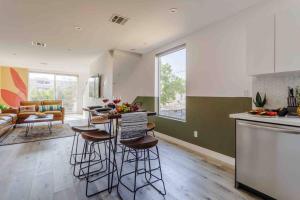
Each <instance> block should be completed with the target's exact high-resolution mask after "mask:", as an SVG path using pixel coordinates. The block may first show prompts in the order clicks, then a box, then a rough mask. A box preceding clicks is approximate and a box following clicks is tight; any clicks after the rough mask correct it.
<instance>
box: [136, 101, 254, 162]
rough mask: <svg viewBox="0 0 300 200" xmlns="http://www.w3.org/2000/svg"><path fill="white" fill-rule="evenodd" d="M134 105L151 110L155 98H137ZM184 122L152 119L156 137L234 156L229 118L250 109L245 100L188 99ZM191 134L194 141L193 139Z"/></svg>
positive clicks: (232, 121)
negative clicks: (139, 104) (169, 138)
mask: <svg viewBox="0 0 300 200" xmlns="http://www.w3.org/2000/svg"><path fill="white" fill-rule="evenodd" d="M134 102H139V103H141V104H142V107H143V108H145V109H147V110H149V111H154V110H155V97H145V96H139V97H137V98H136V99H135V100H134ZM186 102H187V112H186V122H182V121H177V120H172V119H168V118H163V117H159V116H158V117H155V118H154V119H153V120H154V121H155V123H156V130H157V131H158V132H160V133H164V134H166V135H169V136H172V137H175V138H178V139H181V140H184V141H186V142H189V143H192V144H195V145H199V146H201V147H204V148H207V149H210V150H213V151H216V152H219V153H221V154H225V155H228V156H231V157H234V156H235V153H234V151H235V127H234V120H233V119H230V118H229V114H231V113H238V112H245V111H247V110H250V109H251V106H252V105H251V98H248V97H194V96H188V97H187V99H186ZM194 130H197V131H198V137H197V138H195V137H194Z"/></svg>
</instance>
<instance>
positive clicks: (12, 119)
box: [0, 113, 17, 137]
mask: <svg viewBox="0 0 300 200" xmlns="http://www.w3.org/2000/svg"><path fill="white" fill-rule="evenodd" d="M16 122H17V115H16V114H12V113H0V137H1V136H2V135H4V134H5V133H6V132H7V131H8V130H9V129H10V128H12V127H14V126H15V125H16Z"/></svg>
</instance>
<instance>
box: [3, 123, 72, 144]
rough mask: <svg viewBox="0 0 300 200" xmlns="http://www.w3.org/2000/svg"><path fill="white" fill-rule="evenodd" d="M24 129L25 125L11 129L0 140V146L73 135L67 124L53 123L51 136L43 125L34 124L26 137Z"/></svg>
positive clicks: (45, 125)
mask: <svg viewBox="0 0 300 200" xmlns="http://www.w3.org/2000/svg"><path fill="white" fill-rule="evenodd" d="M25 129H26V126H25V125H18V126H17V127H16V128H14V129H11V130H10V131H9V132H8V133H7V134H5V135H4V136H2V137H1V138H0V146H3V145H10V144H19V143H27V142H35V141H41V140H49V139H55V138H62V137H70V136H73V135H74V132H73V131H72V129H71V126H70V124H69V123H66V124H61V123H57V124H55V123H54V124H53V126H52V133H51V134H50V132H49V129H48V126H47V124H45V123H39V124H36V125H35V126H34V127H33V128H32V129H31V130H30V133H29V134H28V136H25Z"/></svg>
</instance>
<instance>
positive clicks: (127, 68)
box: [113, 50, 144, 102]
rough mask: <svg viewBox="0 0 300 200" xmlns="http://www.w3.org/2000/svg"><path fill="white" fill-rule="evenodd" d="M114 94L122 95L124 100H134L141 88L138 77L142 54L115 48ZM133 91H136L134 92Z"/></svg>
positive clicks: (116, 95)
mask: <svg viewBox="0 0 300 200" xmlns="http://www.w3.org/2000/svg"><path fill="white" fill-rule="evenodd" d="M113 59H114V65H113V96H115V97H121V98H122V101H123V102H132V101H133V100H134V99H135V97H136V92H138V91H137V90H138V88H140V85H139V82H140V81H141V82H142V81H143V79H140V78H144V77H138V76H137V75H136V73H137V72H138V71H139V67H140V65H139V64H140V62H141V59H142V56H141V55H140V54H136V53H131V52H126V51H120V50H115V51H114V53H113ZM131 91H135V92H134V93H133V92H131Z"/></svg>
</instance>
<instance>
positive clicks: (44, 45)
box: [31, 41, 47, 47]
mask: <svg viewBox="0 0 300 200" xmlns="http://www.w3.org/2000/svg"><path fill="white" fill-rule="evenodd" d="M31 44H32V45H33V46H38V47H46V46H47V44H46V43H44V42H35V41H32V42H31Z"/></svg>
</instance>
